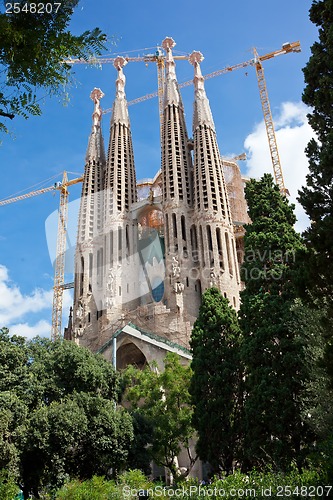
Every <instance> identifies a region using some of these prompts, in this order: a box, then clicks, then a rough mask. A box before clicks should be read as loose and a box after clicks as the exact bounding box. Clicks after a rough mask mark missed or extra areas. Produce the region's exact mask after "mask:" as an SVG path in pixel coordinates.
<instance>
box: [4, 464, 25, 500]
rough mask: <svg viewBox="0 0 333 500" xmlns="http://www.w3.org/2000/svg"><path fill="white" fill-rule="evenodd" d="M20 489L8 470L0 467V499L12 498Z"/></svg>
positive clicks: (7, 499)
mask: <svg viewBox="0 0 333 500" xmlns="http://www.w3.org/2000/svg"><path fill="white" fill-rule="evenodd" d="M19 491H20V489H19V487H18V486H17V484H15V481H14V479H13V478H12V477H10V475H9V474H8V471H5V470H1V469H0V498H1V500H13V499H14V497H15V495H17V494H18V493H19Z"/></svg>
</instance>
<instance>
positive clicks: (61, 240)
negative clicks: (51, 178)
mask: <svg viewBox="0 0 333 500" xmlns="http://www.w3.org/2000/svg"><path fill="white" fill-rule="evenodd" d="M82 181H83V176H82V177H77V178H76V179H72V180H68V177H67V172H64V174H63V178H62V181H61V182H56V183H55V184H53V186H49V187H46V188H42V189H38V190H35V191H31V192H30V193H26V194H22V195H20V196H15V197H13V198H7V199H5V200H2V201H0V206H2V205H8V204H9V203H14V202H16V201H20V200H25V199H26V198H31V197H33V196H38V195H40V194H44V193H48V192H50V191H55V190H57V191H60V204H59V213H58V233H57V251H56V259H55V265H54V286H53V305H52V330H51V340H53V341H54V340H57V339H59V338H60V337H61V319H62V301H63V290H64V289H66V288H72V285H73V284H72V283H68V284H65V253H66V233H67V218H68V195H69V192H68V187H69V186H72V185H73V184H77V183H78V182H82Z"/></svg>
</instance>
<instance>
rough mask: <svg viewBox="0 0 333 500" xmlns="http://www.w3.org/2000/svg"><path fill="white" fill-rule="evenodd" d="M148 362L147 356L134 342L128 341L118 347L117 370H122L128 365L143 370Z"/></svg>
mask: <svg viewBox="0 0 333 500" xmlns="http://www.w3.org/2000/svg"><path fill="white" fill-rule="evenodd" d="M147 364H148V362H147V359H146V356H145V355H144V354H143V352H142V351H141V350H140V349H139V348H138V347H137V346H136V345H135V344H134V343H133V342H130V341H129V342H126V343H125V344H122V345H121V346H120V347H119V348H118V349H117V370H122V369H124V368H126V366H128V365H133V366H135V367H136V368H139V370H143V368H144V367H145V366H146V365H147Z"/></svg>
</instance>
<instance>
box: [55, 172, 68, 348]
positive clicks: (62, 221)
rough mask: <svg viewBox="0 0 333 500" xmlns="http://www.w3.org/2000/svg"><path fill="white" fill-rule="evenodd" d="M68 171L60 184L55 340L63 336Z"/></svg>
mask: <svg viewBox="0 0 333 500" xmlns="http://www.w3.org/2000/svg"><path fill="white" fill-rule="evenodd" d="M67 183H68V178H67V173H66V172H64V175H63V179H62V183H61V186H60V204H59V212H58V233H57V234H58V237H57V252H56V260H55V266H54V286H53V306H52V330H51V340H53V341H55V340H58V339H59V338H60V337H61V319H62V302H63V289H62V286H63V285H64V282H65V253H66V232H67V219H68V189H67Z"/></svg>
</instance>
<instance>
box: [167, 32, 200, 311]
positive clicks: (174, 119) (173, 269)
mask: <svg viewBox="0 0 333 500" xmlns="http://www.w3.org/2000/svg"><path fill="white" fill-rule="evenodd" d="M175 45H176V44H175V42H174V40H173V39H172V38H166V39H165V40H164V41H163V43H162V47H163V48H164V50H165V52H166V81H165V94H164V112H163V137H162V179H163V203H162V206H163V213H164V234H165V248H166V252H165V262H166V276H165V289H166V294H167V296H168V307H169V308H170V309H171V310H172V311H174V312H177V313H179V314H183V315H184V309H185V310H186V313H189V315H192V316H193V317H195V316H196V314H197V310H198V307H199V303H200V297H199V294H197V296H196V295H195V294H194V293H193V291H194V289H195V286H196V285H195V282H196V279H197V277H196V275H195V267H196V261H197V259H196V255H194V254H193V241H191V237H192V216H193V189H192V178H193V165H192V157H191V151H190V148H189V140H188V135H187V130H186V124H185V116H184V107H183V103H182V100H181V96H180V92H179V88H178V83H177V79H176V72H175V62H174V60H173V57H172V48H173V47H174V46H175Z"/></svg>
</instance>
